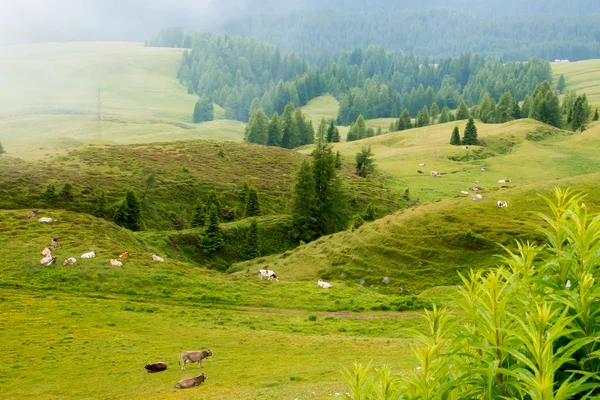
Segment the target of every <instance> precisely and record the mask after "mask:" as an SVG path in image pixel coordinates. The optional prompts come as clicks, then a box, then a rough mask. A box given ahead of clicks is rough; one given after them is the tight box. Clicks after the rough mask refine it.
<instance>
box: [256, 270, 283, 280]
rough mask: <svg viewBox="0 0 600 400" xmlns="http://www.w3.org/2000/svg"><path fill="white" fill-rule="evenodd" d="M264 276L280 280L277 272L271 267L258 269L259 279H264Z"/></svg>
mask: <svg viewBox="0 0 600 400" xmlns="http://www.w3.org/2000/svg"><path fill="white" fill-rule="evenodd" d="M262 278H268V279H269V280H271V279H275V281H277V282H279V279H278V278H277V275H276V274H275V272H273V271H271V270H270V269H260V270H258V279H260V280H261V281H262Z"/></svg>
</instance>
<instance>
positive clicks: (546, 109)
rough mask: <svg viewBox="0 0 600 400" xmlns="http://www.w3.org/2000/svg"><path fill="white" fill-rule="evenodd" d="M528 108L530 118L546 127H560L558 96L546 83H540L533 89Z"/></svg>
mask: <svg viewBox="0 0 600 400" xmlns="http://www.w3.org/2000/svg"><path fill="white" fill-rule="evenodd" d="M526 100H527V98H526ZM529 107H530V108H529V117H530V118H534V119H536V120H538V121H540V122H544V123H546V124H548V125H552V126H555V127H560V119H561V111H560V103H559V101H558V96H557V95H556V93H554V91H553V90H552V88H551V87H550V84H549V83H548V81H544V82H542V83H540V84H539V85H538V86H537V87H536V88H535V91H534V92H533V96H532V100H531V105H529Z"/></svg>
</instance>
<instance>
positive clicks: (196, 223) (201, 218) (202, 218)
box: [192, 203, 208, 228]
mask: <svg viewBox="0 0 600 400" xmlns="http://www.w3.org/2000/svg"><path fill="white" fill-rule="evenodd" d="M207 210H208V208H207V207H206V204H203V203H198V204H196V207H194V215H193V217H192V228H201V227H203V226H204V224H205V223H206V212H207Z"/></svg>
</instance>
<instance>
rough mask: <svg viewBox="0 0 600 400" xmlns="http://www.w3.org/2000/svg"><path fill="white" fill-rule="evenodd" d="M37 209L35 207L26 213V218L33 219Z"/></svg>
mask: <svg viewBox="0 0 600 400" xmlns="http://www.w3.org/2000/svg"><path fill="white" fill-rule="evenodd" d="M38 213H39V211H38V210H37V209H35V208H34V209H33V210H31V211H29V212H28V213H27V218H29V219H33V218H35V216H36V215H38Z"/></svg>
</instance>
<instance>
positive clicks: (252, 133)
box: [244, 108, 269, 145]
mask: <svg viewBox="0 0 600 400" xmlns="http://www.w3.org/2000/svg"><path fill="white" fill-rule="evenodd" d="M268 134H269V119H268V118H267V114H265V112H264V111H263V110H262V108H261V109H258V110H257V111H256V112H255V113H254V114H252V116H251V117H250V121H248V125H246V131H245V134H244V140H245V141H247V142H248V143H256V144H262V145H266V144H267V137H268Z"/></svg>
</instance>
